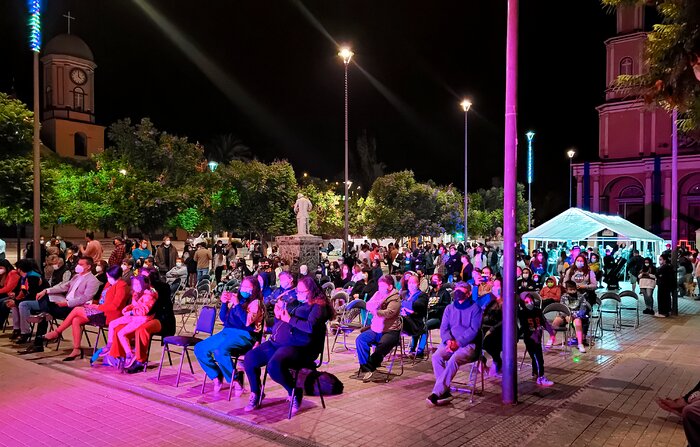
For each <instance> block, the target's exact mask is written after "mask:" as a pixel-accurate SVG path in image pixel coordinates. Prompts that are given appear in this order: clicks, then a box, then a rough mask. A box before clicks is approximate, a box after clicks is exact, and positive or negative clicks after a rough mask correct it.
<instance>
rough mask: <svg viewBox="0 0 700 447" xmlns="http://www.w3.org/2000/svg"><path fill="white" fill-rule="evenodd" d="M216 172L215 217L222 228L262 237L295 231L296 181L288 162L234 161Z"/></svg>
mask: <svg viewBox="0 0 700 447" xmlns="http://www.w3.org/2000/svg"><path fill="white" fill-rule="evenodd" d="M216 172H218V173H220V176H221V179H222V188H221V193H220V199H219V203H218V204H217V206H215V207H214V216H215V222H216V223H217V224H218V225H221V227H222V228H227V229H231V230H233V231H236V232H242V233H247V232H252V233H255V234H258V235H260V236H261V238H265V237H266V236H269V235H273V234H274V235H280V234H291V233H292V232H294V231H295V218H294V210H293V207H294V202H295V201H296V194H297V182H296V178H295V176H294V169H293V168H292V166H291V165H290V164H289V163H288V162H286V161H275V162H273V163H270V164H265V163H262V162H260V161H256V160H254V161H250V162H243V161H239V160H234V161H232V162H231V163H229V164H227V165H224V166H220V167H219V169H218V170H217V171H216Z"/></svg>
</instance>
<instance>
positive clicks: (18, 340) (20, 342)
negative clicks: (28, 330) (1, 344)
mask: <svg viewBox="0 0 700 447" xmlns="http://www.w3.org/2000/svg"><path fill="white" fill-rule="evenodd" d="M29 337H31V334H20V335H19V336H18V337H16V338H15V344H16V345H23V344H25V343H27V342H29Z"/></svg>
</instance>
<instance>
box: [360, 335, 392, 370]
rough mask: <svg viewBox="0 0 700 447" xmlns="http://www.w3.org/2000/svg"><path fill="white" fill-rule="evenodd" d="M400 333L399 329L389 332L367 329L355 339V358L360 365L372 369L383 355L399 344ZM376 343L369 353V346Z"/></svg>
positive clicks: (375, 367) (379, 362) (380, 360)
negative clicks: (372, 351) (372, 350)
mask: <svg viewBox="0 0 700 447" xmlns="http://www.w3.org/2000/svg"><path fill="white" fill-rule="evenodd" d="M400 340H401V333H400V332H399V331H389V332H379V333H378V332H374V331H373V330H371V329H370V330H367V331H365V332H363V333H361V334H360V335H358V336H357V339H355V348H356V349H357V359H358V360H359V361H360V366H361V367H363V368H364V369H367V370H369V371H374V370H375V369H377V367H379V365H381V363H382V360H384V357H385V356H386V355H387V354H388V353H389V352H391V350H392V349H393V348H394V346H396V345H397V344H399V341H400ZM373 345H377V347H376V348H375V350H374V353H372V355H370V353H369V351H370V347H371V346H373Z"/></svg>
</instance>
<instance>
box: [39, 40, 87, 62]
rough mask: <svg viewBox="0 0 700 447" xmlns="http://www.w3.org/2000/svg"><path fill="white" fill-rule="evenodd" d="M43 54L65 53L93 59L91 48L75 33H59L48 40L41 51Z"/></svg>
mask: <svg viewBox="0 0 700 447" xmlns="http://www.w3.org/2000/svg"><path fill="white" fill-rule="evenodd" d="M43 53H44V54H65V55H67V56H74V57H79V58H81V59H87V60H89V61H94V56H93V55H92V50H90V47H89V46H87V44H86V43H85V41H84V40H83V39H81V38H80V37H78V36H76V35H75V34H59V35H58V36H56V37H54V38H53V39H51V40H49V42H48V43H47V44H46V47H45V48H44V51H43Z"/></svg>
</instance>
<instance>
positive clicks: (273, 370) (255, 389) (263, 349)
mask: <svg viewBox="0 0 700 447" xmlns="http://www.w3.org/2000/svg"><path fill="white" fill-rule="evenodd" d="M315 357H316V355H314V354H312V353H311V348H310V347H309V346H280V345H278V344H276V343H275V342H273V341H266V342H265V343H263V344H261V345H260V346H258V347H257V348H254V349H251V350H250V351H248V353H246V355H245V362H244V366H245V375H246V376H248V383H250V392H251V393H255V394H257V395H260V388H261V383H260V372H261V367H262V366H264V365H267V374H268V375H269V376H270V378H271V379H272V380H274V381H275V382H277V383H279V384H280V385H282V386H283V387H284V389H285V390H287V393H288V394H290V395H291V394H292V391H293V390H294V388H295V387H296V384H295V383H294V378H293V377H292V373H291V372H290V371H289V370H290V368H293V369H297V368H301V367H302V366H304V365H308V364H309V363H311V362H312V361H313V360H314V358H315Z"/></svg>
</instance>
